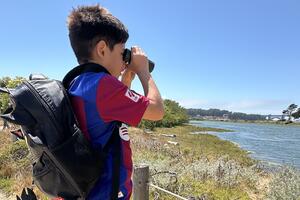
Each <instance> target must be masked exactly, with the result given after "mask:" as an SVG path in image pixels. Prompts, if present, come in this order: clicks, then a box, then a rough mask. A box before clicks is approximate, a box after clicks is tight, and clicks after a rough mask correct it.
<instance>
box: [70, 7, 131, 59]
mask: <svg viewBox="0 0 300 200" xmlns="http://www.w3.org/2000/svg"><path fill="white" fill-rule="evenodd" d="M68 29H69V38H70V42H71V46H72V48H73V51H74V53H75V55H76V57H77V61H78V62H79V63H84V62H86V61H87V60H89V59H90V58H91V52H92V50H93V49H94V47H95V46H96V44H97V43H98V42H99V41H100V40H104V41H105V42H106V44H107V45H108V46H109V48H110V49H111V50H113V48H114V45H115V44H118V43H125V42H126V41H127V39H128V37H129V34H128V30H127V28H126V27H125V26H124V24H123V23H122V22H121V21H120V20H118V19H117V18H116V17H114V16H113V15H112V14H110V13H109V12H108V10H106V9H105V8H103V7H101V6H100V5H99V4H97V5H95V6H80V7H78V8H76V9H73V10H72V12H71V13H70V15H69V16H68Z"/></svg>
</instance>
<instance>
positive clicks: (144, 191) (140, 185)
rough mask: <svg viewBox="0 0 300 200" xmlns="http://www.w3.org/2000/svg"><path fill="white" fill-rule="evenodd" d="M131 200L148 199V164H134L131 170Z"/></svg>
mask: <svg viewBox="0 0 300 200" xmlns="http://www.w3.org/2000/svg"><path fill="white" fill-rule="evenodd" d="M133 200H149V166H148V165H140V166H135V167H134V171H133Z"/></svg>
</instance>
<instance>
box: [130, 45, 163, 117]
mask: <svg viewBox="0 0 300 200" xmlns="http://www.w3.org/2000/svg"><path fill="white" fill-rule="evenodd" d="M132 54H133V55H132V61H131V63H130V65H129V66H128V68H129V69H131V70H132V71H134V72H135V73H136V74H137V75H138V77H139V79H140V81H141V84H142V86H143V89H144V93H145V96H146V97H147V98H148V99H149V105H148V107H147V109H146V111H145V113H144V115H143V119H148V120H161V119H162V118H163V116H164V106H163V100H162V98H161V95H160V93H159V90H158V88H157V86H156V84H155V82H154V80H153V78H152V76H151V74H150V72H149V64H148V59H147V57H146V55H145V53H144V52H143V51H142V50H141V49H140V48H138V47H132Z"/></svg>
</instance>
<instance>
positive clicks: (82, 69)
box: [62, 63, 110, 89]
mask: <svg viewBox="0 0 300 200" xmlns="http://www.w3.org/2000/svg"><path fill="white" fill-rule="evenodd" d="M86 72H96V73H99V72H105V73H107V74H110V73H109V72H108V71H107V69H105V68H104V67H103V66H101V65H99V64H96V63H85V64H82V65H79V66H77V67H75V68H73V69H72V70H71V71H69V72H68V73H67V74H66V75H65V77H64V79H63V81H62V83H63V86H64V87H65V88H66V89H68V88H69V87H70V84H71V82H72V81H73V80H74V78H76V77H77V76H79V75H80V74H83V73H86Z"/></svg>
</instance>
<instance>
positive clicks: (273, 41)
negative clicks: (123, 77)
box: [0, 0, 300, 114]
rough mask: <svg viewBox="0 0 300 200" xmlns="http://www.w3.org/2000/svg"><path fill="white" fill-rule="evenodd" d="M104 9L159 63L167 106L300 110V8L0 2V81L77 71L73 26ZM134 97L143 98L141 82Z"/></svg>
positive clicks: (267, 1) (230, 2)
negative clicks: (71, 19)
mask: <svg viewBox="0 0 300 200" xmlns="http://www.w3.org/2000/svg"><path fill="white" fill-rule="evenodd" d="M94 3H100V4H101V5H103V6H105V7H107V8H108V10H109V11H110V12H111V13H112V14H114V15H115V16H117V17H118V18H119V19H120V20H121V21H122V22H123V23H124V24H125V25H126V26H127V27H128V29H129V34H130V38H129V40H128V42H127V46H128V47H130V46H132V45H135V44H137V45H139V46H141V47H142V48H143V49H144V50H145V51H146V53H147V55H148V56H149V57H150V58H151V59H152V60H153V61H155V63H156V67H155V70H154V72H153V77H154V79H155V80H156V82H157V85H158V87H159V88H160V91H161V94H162V96H163V97H164V98H169V99H173V100H176V101H178V102H179V103H180V104H181V105H182V106H184V107H186V108H204V109H207V108H219V109H227V110H231V111H239V112H246V113H259V114H269V113H271V114H279V113H281V111H282V110H283V109H284V108H286V107H287V106H288V105H289V104H291V103H296V104H300V92H299V84H298V82H299V81H298V80H299V78H298V77H299V75H300V26H299V22H300V12H299V10H300V1H297V0H294V1H293V0H285V1H278V0H263V1H262V0H244V1H240V0H227V1H222V0H218V1H217V0H210V1H208V0H207V1H200V0H199V1H196V0H185V1H181V0H180V1H179V0H178V1H159V0H151V1H141V0H127V1H120V0H103V1H86V0H85V1H71V0H65V1H58V0H56V1H33V0H27V1H13V0H11V1H1V7H0V20H1V21H0V25H1V26H0V77H3V76H24V77H28V75H29V74H30V73H31V72H40V73H44V74H46V75H48V76H49V77H51V78H55V79H62V77H63V76H64V74H65V73H66V72H67V71H68V70H69V69H71V68H72V67H74V66H76V65H77V63H76V59H75V57H74V55H73V52H72V50H71V47H70V45H69V40H68V32H67V28H66V17H67V16H68V14H69V12H70V10H71V9H72V7H76V6H77V5H83V4H85V5H86V4H94ZM133 89H135V90H137V91H140V92H142V87H141V86H140V84H139V82H138V81H137V80H135V81H134V84H133Z"/></svg>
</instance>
